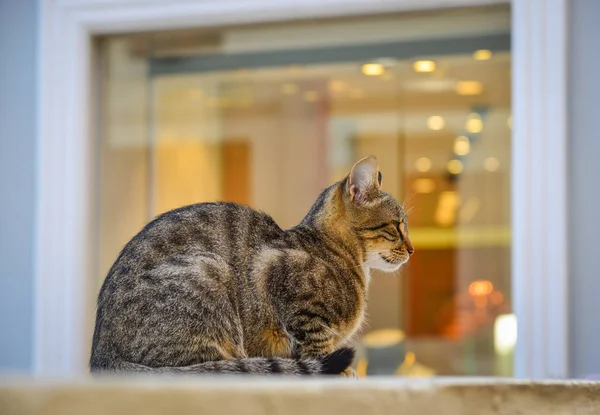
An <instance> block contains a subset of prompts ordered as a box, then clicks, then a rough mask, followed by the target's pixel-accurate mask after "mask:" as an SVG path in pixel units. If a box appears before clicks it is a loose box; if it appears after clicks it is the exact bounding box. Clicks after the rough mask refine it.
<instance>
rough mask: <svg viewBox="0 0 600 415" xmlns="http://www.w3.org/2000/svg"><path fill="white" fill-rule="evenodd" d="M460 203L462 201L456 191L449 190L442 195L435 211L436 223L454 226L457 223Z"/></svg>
mask: <svg viewBox="0 0 600 415" xmlns="http://www.w3.org/2000/svg"><path fill="white" fill-rule="evenodd" d="M459 203H460V199H459V197H458V193H456V192H455V191H453V190H447V191H445V192H442V193H440V197H439V199H438V205H437V209H436V211H435V221H436V222H437V223H438V224H440V225H442V226H450V225H452V224H453V223H454V222H455V221H456V209H457V208H458V205H459Z"/></svg>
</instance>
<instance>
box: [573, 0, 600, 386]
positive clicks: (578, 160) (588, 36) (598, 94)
mask: <svg viewBox="0 0 600 415" xmlns="http://www.w3.org/2000/svg"><path fill="white" fill-rule="evenodd" d="M570 11H571V14H570V17H569V19H570V27H571V33H570V35H571V39H570V48H571V50H570V55H571V56H570V62H571V66H570V76H569V83H570V85H569V95H570V96H569V99H570V103H569V124H570V128H569V146H568V149H569V163H570V166H569V169H570V175H569V182H568V183H569V186H568V187H569V192H570V193H569V219H570V223H569V231H570V237H569V248H570V251H569V255H570V265H569V271H570V272H569V276H570V279H571V284H570V293H569V295H570V307H571V315H570V330H571V333H570V339H571V343H570V360H571V361H570V365H571V374H572V375H573V376H576V377H580V376H587V375H589V374H592V373H595V374H600V255H598V253H599V252H600V239H599V236H598V235H600V219H599V217H598V215H599V214H598V212H599V211H600V161H599V158H600V124H598V120H599V117H600V71H599V70H598V68H599V67H600V43H599V42H598V39H600V26H599V25H598V18H600V1H596V0H572V2H571V10H570Z"/></svg>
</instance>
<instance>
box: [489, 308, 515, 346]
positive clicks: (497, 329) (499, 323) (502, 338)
mask: <svg viewBox="0 0 600 415" xmlns="http://www.w3.org/2000/svg"><path fill="white" fill-rule="evenodd" d="M516 344H517V317H516V316H515V315H514V314H502V315H500V316H498V317H497V318H496V321H495V323H494V350H495V351H496V353H497V354H499V355H502V356H506V355H508V354H510V353H511V352H512V351H513V350H514V348H515V346H516Z"/></svg>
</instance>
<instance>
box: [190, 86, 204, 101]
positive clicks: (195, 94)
mask: <svg viewBox="0 0 600 415" xmlns="http://www.w3.org/2000/svg"><path fill="white" fill-rule="evenodd" d="M189 97H190V99H193V100H199V99H202V98H204V91H203V90H201V89H199V88H195V89H190V91H189Z"/></svg>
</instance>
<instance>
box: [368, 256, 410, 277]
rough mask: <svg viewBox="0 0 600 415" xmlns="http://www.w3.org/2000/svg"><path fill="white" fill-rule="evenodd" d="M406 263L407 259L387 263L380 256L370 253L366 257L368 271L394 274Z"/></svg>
mask: <svg viewBox="0 0 600 415" xmlns="http://www.w3.org/2000/svg"><path fill="white" fill-rule="evenodd" d="M407 261H408V258H406V259H404V260H399V261H393V262H392V261H389V260H387V259H385V258H384V257H383V256H382V255H381V254H379V253H376V252H372V253H369V254H368V255H367V262H366V263H367V266H368V268H370V269H376V270H379V271H383V272H389V273H392V272H395V271H398V270H399V269H400V268H401V267H402V265H404V264H405V263H406V262H407Z"/></svg>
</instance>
